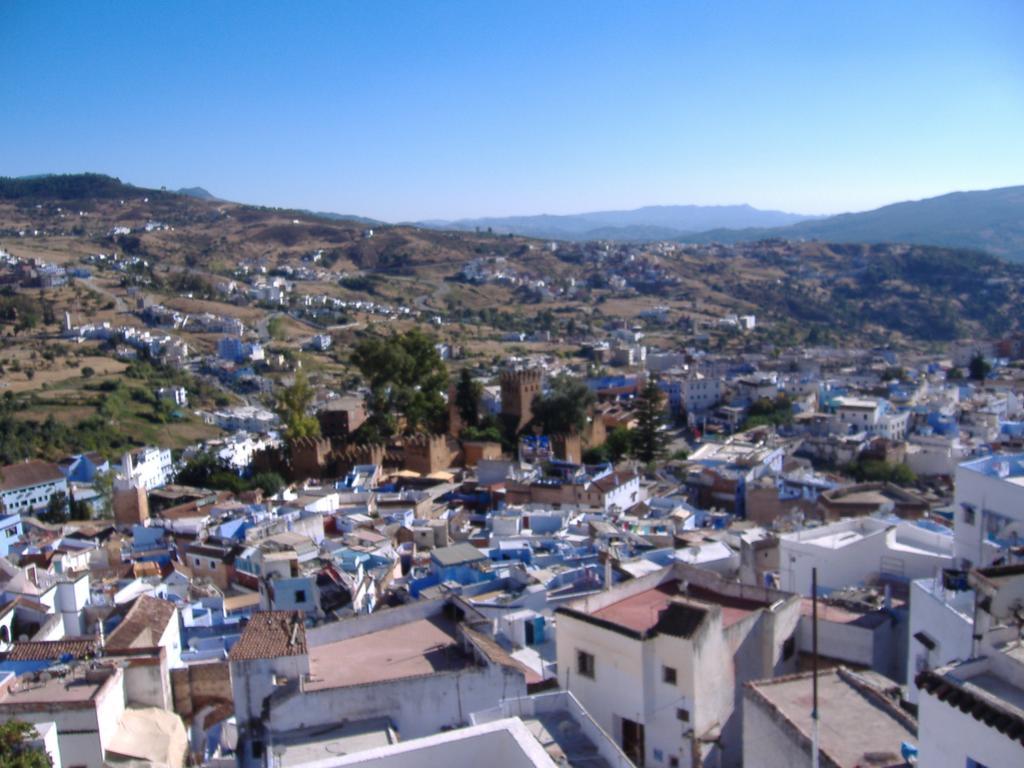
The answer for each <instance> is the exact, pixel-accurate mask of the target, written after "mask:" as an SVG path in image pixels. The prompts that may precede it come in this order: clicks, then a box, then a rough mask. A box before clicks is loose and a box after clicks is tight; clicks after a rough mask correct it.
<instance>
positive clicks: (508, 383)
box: [501, 370, 541, 433]
mask: <svg viewBox="0 0 1024 768" xmlns="http://www.w3.org/2000/svg"><path fill="white" fill-rule="evenodd" d="M540 381H541V375H540V371H537V370H524V371H502V372H501V415H502V418H503V420H505V421H506V422H508V423H512V422H513V421H514V422H515V424H516V432H517V433H518V432H519V431H520V430H521V429H522V428H523V427H525V426H526V425H527V424H529V423H530V421H531V420H532V419H533V398H535V397H536V396H537V395H539V394H540Z"/></svg>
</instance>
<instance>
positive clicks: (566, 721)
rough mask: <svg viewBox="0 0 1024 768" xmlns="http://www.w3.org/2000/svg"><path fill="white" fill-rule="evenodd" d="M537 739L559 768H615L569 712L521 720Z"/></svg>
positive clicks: (545, 713) (545, 714) (537, 715)
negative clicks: (560, 766)
mask: <svg viewBox="0 0 1024 768" xmlns="http://www.w3.org/2000/svg"><path fill="white" fill-rule="evenodd" d="M521 719H522V721H523V725H525V726H526V729H527V730H528V731H529V732H530V733H531V734H532V735H533V738H535V739H536V740H537V742H538V743H539V744H540V745H541V746H542V747H544V751H545V752H547V753H548V757H550V758H551V759H552V760H553V761H554V762H555V764H556V765H568V766H570V767H571V768H611V766H610V765H609V763H608V761H607V760H605V759H604V757H602V756H601V753H600V752H599V751H598V749H597V747H596V746H595V745H594V742H592V741H591V740H590V738H589V737H588V736H587V734H585V733H584V732H583V729H582V728H580V726H579V724H578V723H577V722H576V721H575V720H574V719H573V718H572V717H571V716H570V715H569V713H567V712H543V713H538V714H536V715H534V716H533V717H523V718H521Z"/></svg>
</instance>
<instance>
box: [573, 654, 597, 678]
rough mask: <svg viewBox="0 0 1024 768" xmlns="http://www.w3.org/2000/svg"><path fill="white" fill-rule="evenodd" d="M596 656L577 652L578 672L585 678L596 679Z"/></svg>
mask: <svg viewBox="0 0 1024 768" xmlns="http://www.w3.org/2000/svg"><path fill="white" fill-rule="evenodd" d="M594 666H595V665H594V654H592V653H587V652H586V651H576V671H577V672H578V673H579V674H581V675H582V676H583V677H589V678H590V679H591V680H593V679H594V671H595V669H594Z"/></svg>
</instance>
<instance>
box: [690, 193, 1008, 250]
mask: <svg viewBox="0 0 1024 768" xmlns="http://www.w3.org/2000/svg"><path fill="white" fill-rule="evenodd" d="M775 237H777V238H785V239H787V240H797V239H807V240H812V239H813V240H823V241H830V242H840V243H854V242H856V243H914V244H920V245H938V246H944V247H949V248H973V249H977V250H983V251H987V252H988V253H991V254H994V255H996V256H1000V257H1002V258H1005V259H1008V260H1010V261H1018V262H1024V186H1019V187H1003V188H1001V189H990V190H985V191H978V192H954V193H952V194H948V195H942V196H940V197H932V198H928V199H925V200H915V201H911V202H905V203H895V204H893V205H887V206H885V207H883V208H878V209H876V210H873V211H866V212H864V213H845V214H841V215H839V216H832V217H829V218H826V219H818V220H815V221H802V222H799V223H796V224H793V225H790V226H786V227H776V228H771V229H765V228H758V229H749V228H748V229H741V230H736V229H724V228H723V229H714V230H710V231H707V232H701V233H699V234H696V235H685V236H683V237H681V238H679V239H680V240H682V241H685V242H691V243H709V242H720V243H737V242H744V241H754V240H761V239H764V238H775Z"/></svg>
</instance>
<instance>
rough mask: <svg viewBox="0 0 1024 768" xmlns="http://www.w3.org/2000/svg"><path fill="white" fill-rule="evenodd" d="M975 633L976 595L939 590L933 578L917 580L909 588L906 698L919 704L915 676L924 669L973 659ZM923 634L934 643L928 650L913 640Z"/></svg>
mask: <svg viewBox="0 0 1024 768" xmlns="http://www.w3.org/2000/svg"><path fill="white" fill-rule="evenodd" d="M973 630H974V592H969V591H963V592H949V593H947V592H946V591H945V590H944V589H943V588H942V586H941V584H940V585H939V586H938V591H936V587H935V583H934V580H933V579H922V580H919V581H915V582H914V583H913V584H911V587H910V628H909V630H908V632H909V635H910V639H909V640H908V646H907V677H908V680H907V681H905V682H907V683H908V685H907V698H908V699H909V700H910V701H911V702H913V703H915V704H916V703H917V700H918V695H919V691H918V689H917V686H916V685H914V682H913V678H914V676H915V675H916V674H917V673H918V672H920V671H921V670H923V669H926V668H927V669H936V668H938V667H941V666H944V665H946V664H949V663H951V662H954V661H958V660H964V659H968V658H970V657H971V654H972V652H973V649H972V639H971V634H972V632H973ZM918 632H924V633H925V634H927V635H928V637H930V638H931V639H932V640H933V641H934V642H935V648H934V649H932V650H929V649H928V648H926V647H925V646H924V645H922V644H921V642H920V641H918V640H915V639H914V635H916V634H917V633H918Z"/></svg>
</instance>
